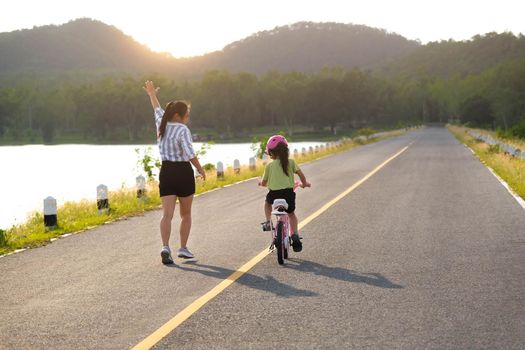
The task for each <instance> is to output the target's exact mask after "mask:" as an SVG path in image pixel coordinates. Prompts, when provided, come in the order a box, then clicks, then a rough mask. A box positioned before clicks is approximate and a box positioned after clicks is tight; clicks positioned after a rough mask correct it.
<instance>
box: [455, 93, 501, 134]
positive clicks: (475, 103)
mask: <svg viewBox="0 0 525 350" xmlns="http://www.w3.org/2000/svg"><path fill="white" fill-rule="evenodd" d="M460 113H461V116H462V117H461V120H462V121H464V122H469V123H470V124H471V125H473V126H477V127H486V128H492V126H493V124H494V116H493V112H492V105H491V102H490V101H489V99H487V98H486V97H483V96H479V95H476V96H472V97H469V98H468V99H466V100H465V101H464V102H463V104H462V105H461V107H460Z"/></svg>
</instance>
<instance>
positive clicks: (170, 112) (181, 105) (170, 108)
mask: <svg viewBox="0 0 525 350" xmlns="http://www.w3.org/2000/svg"><path fill="white" fill-rule="evenodd" d="M186 112H188V105H187V104H186V103H185V102H182V101H177V102H174V101H171V102H169V103H168V104H167V105H166V109H165V110H164V115H163V116H162V120H161V122H160V126H159V140H160V139H162V137H163V136H164V134H165V133H166V125H168V122H169V121H170V120H172V119H173V117H174V116H175V114H178V115H179V116H181V117H184V116H185V115H186Z"/></svg>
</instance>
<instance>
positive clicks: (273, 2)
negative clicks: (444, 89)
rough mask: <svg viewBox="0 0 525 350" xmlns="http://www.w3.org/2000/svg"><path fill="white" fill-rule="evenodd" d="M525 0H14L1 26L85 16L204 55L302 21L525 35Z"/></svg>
mask: <svg viewBox="0 0 525 350" xmlns="http://www.w3.org/2000/svg"><path fill="white" fill-rule="evenodd" d="M524 10H525V1H523V0H498V1H494V0H492V1H486V0H478V1H475V0H440V1H425V0H418V1H416V0H397V1H394V0H392V1H389V0H360V1H354V0H346V1H345V0H339V1H336V0H322V1H320V0H244V1H243V0H187V1H179V0H171V1H169V0H141V1H137V0H118V1H117V0H89V1H84V0H82V1H76V0H69V1H58V0H15V1H9V2H7V1H6V2H4V3H3V4H2V5H1V12H0V32H10V31H13V30H18V29H27V28H32V27H33V26H42V25H48V24H55V25H59V24H63V23H66V22H68V21H70V20H73V19H77V18H81V17H88V18H92V19H96V20H99V21H102V22H104V23H106V24H109V25H113V26H115V27H117V28H118V29H120V30H122V31H123V32H124V33H125V34H127V35H130V36H132V37H133V38H134V39H135V40H137V41H138V42H140V43H141V44H144V45H146V46H148V47H149V48H150V49H152V50H154V51H157V52H168V53H171V54H172V55H173V56H175V57H188V56H196V55H202V54H205V53H207V52H212V51H216V50H220V49H222V48H223V47H224V46H226V45H228V44H230V43H232V42H234V41H237V40H240V39H243V38H245V37H247V36H249V35H251V34H254V33H256V32H259V31H263V30H271V29H273V28H275V27H277V26H282V25H288V24H292V23H295V22H299V21H312V22H339V23H352V24H363V25H367V26H370V27H375V28H382V29H385V30H387V31H388V32H394V33H397V34H400V35H402V36H404V37H406V38H408V39H412V40H420V41H421V42H422V43H427V42H429V41H439V40H448V39H454V40H468V39H470V38H472V37H473V36H474V35H476V34H485V33H488V32H498V33H501V32H504V31H510V32H513V33H514V34H519V33H523V34H525V20H524V19H523V13H525V11H524Z"/></svg>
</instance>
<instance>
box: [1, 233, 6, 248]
mask: <svg viewBox="0 0 525 350" xmlns="http://www.w3.org/2000/svg"><path fill="white" fill-rule="evenodd" d="M6 245H7V233H6V231H4V230H0V247H5V246H6Z"/></svg>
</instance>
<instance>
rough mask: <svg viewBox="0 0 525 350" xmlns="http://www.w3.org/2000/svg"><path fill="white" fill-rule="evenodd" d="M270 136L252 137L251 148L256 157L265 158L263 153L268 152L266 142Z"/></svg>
mask: <svg viewBox="0 0 525 350" xmlns="http://www.w3.org/2000/svg"><path fill="white" fill-rule="evenodd" d="M268 138H270V136H259V137H254V138H253V139H252V145H251V146H250V149H251V150H252V151H253V153H254V154H255V157H256V158H259V159H262V158H263V155H264V154H265V153H266V144H267V143H268Z"/></svg>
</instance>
